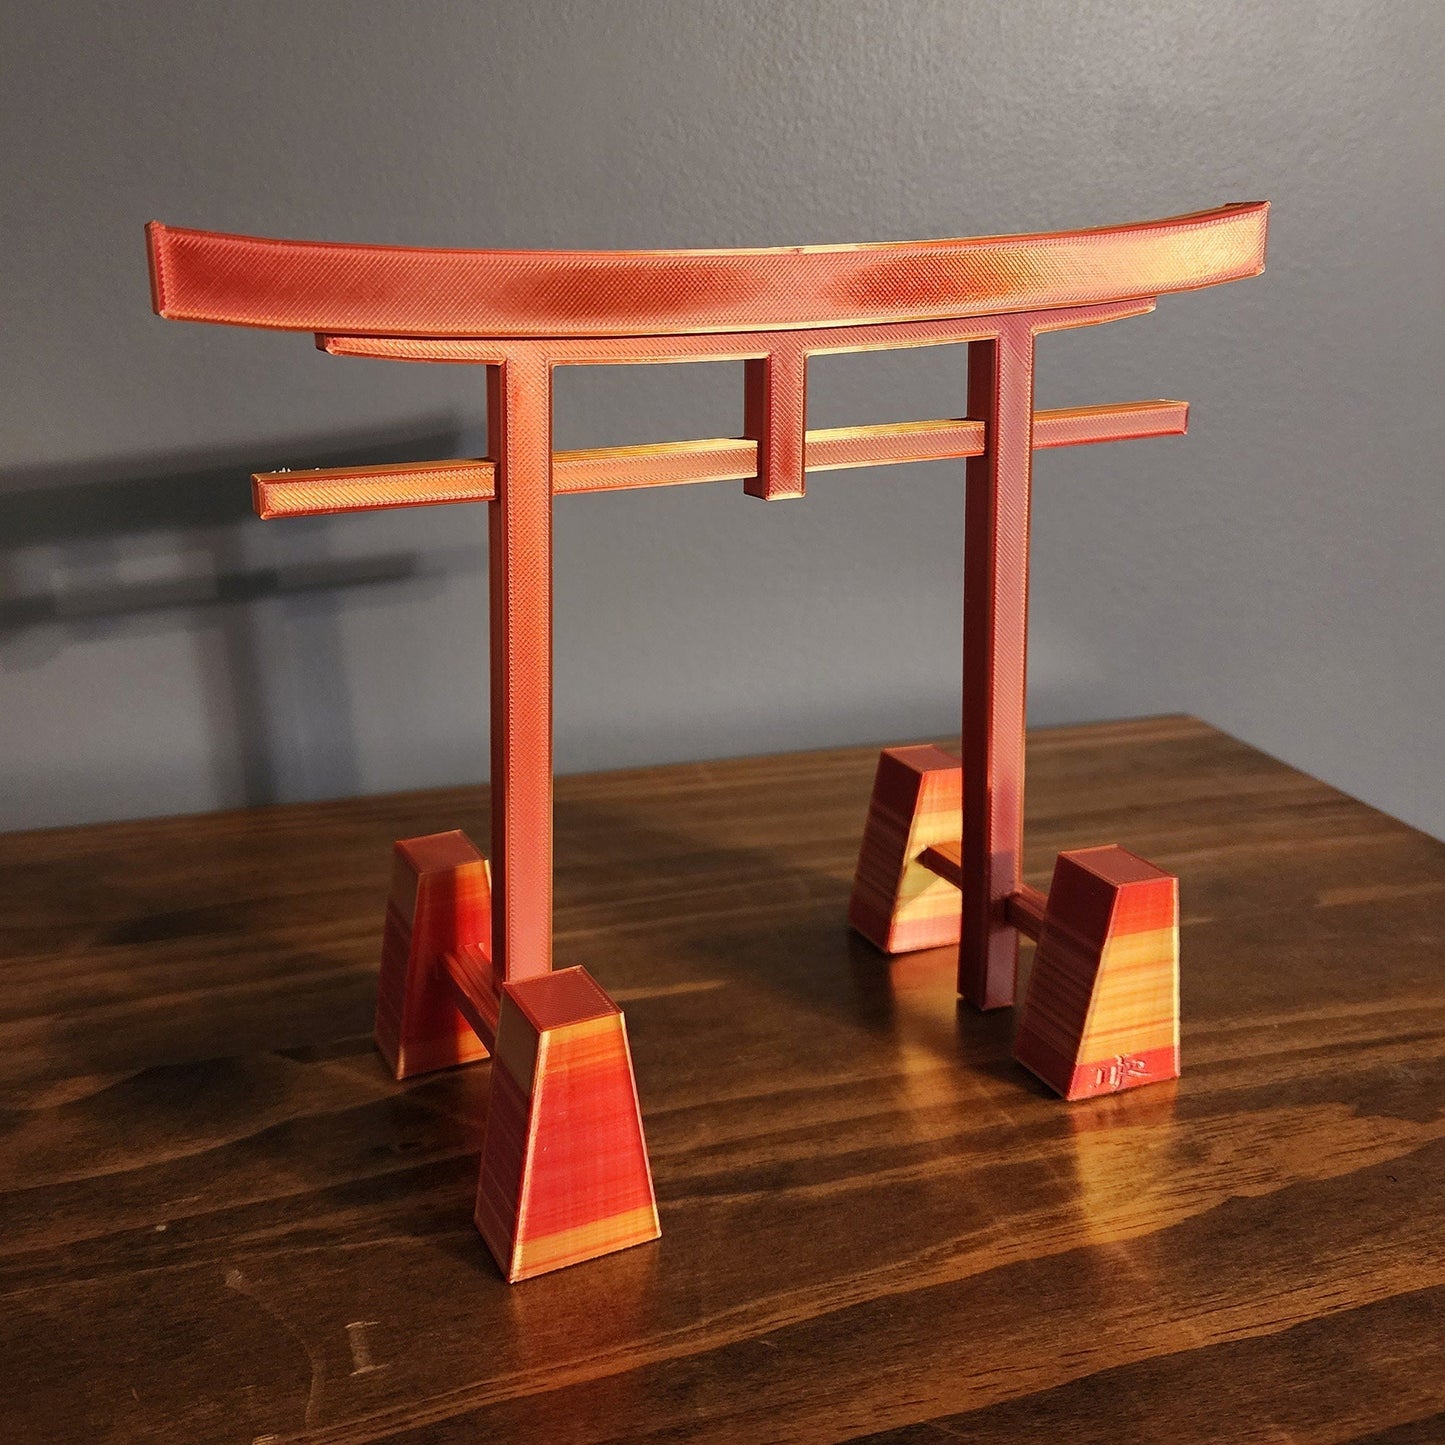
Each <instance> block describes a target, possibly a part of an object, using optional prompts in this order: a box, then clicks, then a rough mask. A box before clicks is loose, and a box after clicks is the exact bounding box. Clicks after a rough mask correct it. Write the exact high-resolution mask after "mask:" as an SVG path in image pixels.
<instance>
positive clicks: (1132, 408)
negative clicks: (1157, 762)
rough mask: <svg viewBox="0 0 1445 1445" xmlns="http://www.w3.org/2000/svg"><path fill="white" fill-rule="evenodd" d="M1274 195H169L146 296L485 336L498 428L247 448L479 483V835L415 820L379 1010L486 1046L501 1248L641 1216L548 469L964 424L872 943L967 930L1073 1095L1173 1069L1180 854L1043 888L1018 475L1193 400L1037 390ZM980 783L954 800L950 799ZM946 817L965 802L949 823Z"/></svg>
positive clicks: (822, 461) (1212, 278)
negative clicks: (564, 798)
mask: <svg viewBox="0 0 1445 1445" xmlns="http://www.w3.org/2000/svg"><path fill="white" fill-rule="evenodd" d="M1268 211H1269V206H1268V203H1267V202H1257V203H1249V204H1238V205H1227V206H1223V207H1220V208H1219V209H1217V210H1212V211H1201V212H1198V213H1196V214H1192V215H1187V216H1179V217H1176V218H1173V219H1170V220H1163V221H1153V222H1146V223H1142V224H1136V225H1127V226H1119V227H1113V228H1104V229H1099V230H1087V231H1066V232H1057V233H1054V234H1048V235H1021V236H1002V237H984V238H972V239H962V240H947V241H927V242H917V243H897V244H887V245H866V246H803V247H782V248H777V249H767V250H732V251H624V252H603V251H458V250H423V249H415V248H409V247H400V246H357V245H339V244H331V243H325V242H307V241H276V240H264V239H260V238H256V237H250V236H234V235H223V234H219V233H215V232H208V231H194V230H181V229H176V228H173V227H169V226H164V225H162V224H160V223H159V222H153V223H152V224H151V225H150V226H149V227H148V228H147V240H148V247H149V254H150V267H151V290H152V300H153V304H154V307H155V310H156V312H157V313H158V314H159V315H161V316H164V317H169V318H172V319H174V320H182V321H210V322H218V323H222V324H227V325H233V326H262V327H270V328H273V329H276V330H282V331H309V332H313V333H314V334H315V336H316V344H317V345H318V346H319V347H320V348H321V349H322V350H324V351H328V352H330V353H331V354H333V355H336V356H370V357H383V358H389V359H391V360H396V361H434V362H438V361H446V362H461V363H470V364H473V365H478V366H484V367H485V368H486V376H487V416H488V429H489V450H490V453H491V455H490V456H489V457H487V458H485V459H481V460H471V461H443V462H434V461H433V462H418V463H414V464H410V465H399V466H385V467H352V468H339V469H328V470H324V471H309V472H273V473H263V474H260V475H258V476H256V477H255V479H254V488H255V502H256V509H257V511H258V512H259V514H260V515H261V516H262V517H296V516H315V515H319V514H324V513H331V512H353V511H369V510H373V509H378V508H385V507H406V506H428V505H438V504H442V503H451V502H486V503H487V504H488V507H489V521H490V526H489V532H488V536H489V564H490V588H491V598H490V601H491V779H492V825H491V858H490V869H489V868H488V864H487V862H486V861H485V860H484V859H483V858H482V856H481V855H480V854H479V853H478V851H477V850H476V849H475V848H474V847H473V846H472V844H471V843H470V842H469V840H468V839H467V838H466V837H465V836H464V835H463V834H461V833H459V832H453V833H442V834H437V835H434V836H431V837H428V838H414V839H406V840H402V841H401V842H398V843H397V845H396V856H395V864H394V870H395V871H394V877H393V886H392V894H391V900H390V904H389V906H388V909H387V916H386V929H385V934H384V941H383V960H382V968H381V982H380V992H379V997H378V1003H377V1019H376V1037H377V1042H378V1044H379V1046H380V1048H381V1051H382V1053H383V1054H384V1055H385V1057H386V1059H387V1061H388V1062H389V1064H390V1065H391V1067H392V1069H393V1071H394V1072H395V1074H396V1077H397V1078H398V1079H401V1078H404V1077H407V1076H408V1075H411V1074H417V1073H421V1072H424V1071H426V1070H430V1069H437V1068H443V1067H446V1066H448V1065H452V1064H459V1063H466V1062H468V1061H470V1060H473V1059H480V1058H484V1057H486V1056H487V1055H488V1053H490V1054H492V1055H493V1066H492V1083H491V1095H490V1103H489V1106H488V1113H487V1120H486V1130H485V1137H484V1142H483V1147H482V1162H481V1178H480V1184H479V1187H478V1192H477V1207H476V1222H477V1226H478V1228H479V1230H480V1231H481V1233H482V1235H483V1237H484V1238H485V1240H486V1242H487V1244H488V1246H489V1247H490V1249H491V1251H492V1253H493V1255H494V1256H495V1257H496V1259H497V1261H498V1263H499V1265H500V1266H501V1269H502V1272H503V1274H504V1275H505V1276H506V1278H507V1279H508V1280H511V1281H515V1280H519V1279H524V1278H527V1277H529V1276H531V1275H535V1274H541V1273H544V1272H545V1271H548V1270H552V1269H557V1268H560V1267H561V1266H563V1265H567V1264H573V1263H576V1262H578V1261H581V1260H584V1259H591V1258H593V1257H595V1256H597V1255H600V1254H605V1253H608V1252H610V1251H612V1250H615V1249H622V1248H625V1247H626V1246H628V1245H632V1244H638V1243H641V1242H643V1241H645V1240H650V1239H655V1238H656V1237H657V1236H658V1233H659V1228H658V1221H657V1207H656V1202H655V1197H654V1193H653V1188H652V1177H651V1171H650V1168H649V1165H648V1159H647V1150H646V1145H645V1143H644V1140H643V1134H642V1123H641V1118H640V1115H639V1111H638V1106H637V1094H636V1088H635V1084H634V1080H633V1072H632V1062H631V1056H630V1054H629V1051H628V1046H627V1036H626V1031H625V1028H624V1025H623V1020H622V1014H621V1011H620V1010H619V1009H618V1008H617V1006H616V1004H615V1003H613V1002H612V1000H611V999H610V998H609V997H608V996H607V994H606V993H605V992H604V991H603V990H602V988H601V987H600V986H599V985H598V984H597V983H596V982H595V981H594V980H593V979H592V978H591V977H590V976H589V975H588V974H587V973H586V972H585V970H583V969H581V968H567V969H561V970H558V971H555V972H554V971H553V969H552V499H553V497H554V496H557V495H564V494H568V493H573V492H596V491H609V490H612V489H615V488H625V487H652V486H675V485H679V484H683V483H692V482H716V481H729V480H731V481H737V480H741V481H742V483H743V490H744V491H745V492H746V493H747V494H748V495H749V496H753V497H762V498H764V499H766V500H769V501H777V500H780V499H783V498H796V497H802V496H803V494H804V480H805V476H806V473H807V472H808V471H822V470H829V469H835V468H841V467H862V466H879V465H883V464H887V463H893V462H909V461H925V460H934V459H939V458H956V457H966V458H968V462H967V468H966V482H965V487H966V503H965V533H964V666H963V729H962V736H963V756H962V760H961V762H960V760H959V759H957V758H954V757H951V756H950V755H948V754H946V753H943V752H940V751H939V750H937V749H935V748H930V747H906V748H890V749H887V750H885V751H884V753H883V754H882V756H881V757H880V759H879V764H878V772H877V777H876V780H875V783H874V790H873V800H872V803H871V805H870V808H869V813H868V819H867V823H866V825H865V833H864V840H863V847H862V852H861V855H860V858H859V864H858V874H857V879H856V881H855V884H854V890H853V897H852V901H851V903H850V906H849V914H848V917H849V922H850V923H851V924H852V925H853V926H854V927H855V928H856V929H857V930H858V931H859V932H861V933H863V934H864V935H865V936H866V937H868V938H870V939H871V940H872V941H873V942H874V943H876V944H877V945H878V946H879V947H880V948H882V949H884V950H885V951H886V952H890V953H893V952H901V951H905V950H909V949H916V948H927V947H937V946H940V945H944V944H951V943H958V944H959V945H960V950H959V971H958V988H959V992H960V993H961V994H962V995H963V997H964V998H965V999H967V1000H968V1001H969V1002H971V1003H972V1004H974V1005H976V1006H977V1007H979V1008H984V1009H991V1008H999V1007H1003V1006H1005V1005H1008V1004H1011V1003H1012V1002H1013V1001H1014V986H1015V973H1016V968H1017V962H1018V942H1019V935H1020V934H1026V935H1027V936H1029V937H1030V938H1033V939H1035V940H1037V942H1038V950H1037V953H1036V955H1035V961H1034V967H1033V970H1032V973H1031V975H1030V983H1029V990H1028V994H1027V997H1026V999H1025V1001H1024V1004H1023V1007H1022V1010H1021V1013H1020V1020H1019V1027H1018V1033H1017V1038H1016V1044H1015V1054H1016V1056H1017V1058H1018V1059H1019V1060H1020V1061H1021V1062H1022V1063H1024V1064H1025V1065H1027V1066H1028V1067H1029V1068H1030V1069H1032V1070H1033V1071H1034V1072H1035V1073H1037V1074H1038V1075H1039V1076H1040V1077H1041V1078H1043V1079H1044V1080H1045V1081H1046V1082H1047V1083H1048V1084H1050V1085H1051V1086H1052V1087H1053V1088H1054V1089H1055V1090H1057V1092H1059V1093H1060V1094H1062V1095H1064V1096H1065V1097H1067V1098H1071V1099H1072V1098H1081V1097H1085V1096H1087V1095H1090V1094H1096V1093H1104V1092H1110V1091H1113V1090H1117V1089H1123V1088H1128V1087H1132V1086H1135V1085H1138V1084H1144V1083H1150V1082H1153V1081H1154V1080H1157V1079H1164V1078H1173V1077H1175V1076H1176V1075H1177V1074H1178V1071H1179V1032H1178V902H1177V880H1176V879H1174V878H1173V877H1171V876H1170V875H1169V874H1167V873H1164V872H1163V871H1162V870H1160V869H1158V868H1155V867H1154V866H1153V865H1152V864H1149V863H1147V862H1145V861H1143V860H1142V859H1139V858H1136V857H1134V856H1133V855H1132V854H1129V853H1126V852H1125V851H1124V850H1123V849H1121V848H1117V847H1113V846H1106V847H1096V848H1085V849H1080V850H1076V851H1073V852H1068V853H1063V854H1061V855H1060V857H1059V860H1058V862H1057V864H1056V867H1055V871H1054V877H1053V883H1052V885H1051V887H1050V891H1049V894H1048V897H1047V898H1045V897H1044V896H1043V895H1041V894H1039V893H1038V892H1036V891H1035V890H1033V889H1031V888H1028V887H1026V886H1024V884H1023V881H1022V876H1021V872H1020V858H1021V850H1022V830H1023V782H1024V686H1025V651H1026V645H1027V606H1028V538H1029V488H1030V470H1031V466H1032V460H1033V451H1034V449H1035V448H1036V447H1058V446H1072V445H1078V444H1081V443H1088V442H1103V441H1117V440H1122V439H1125V438H1131V437H1144V436H1162V435H1168V434H1179V433H1182V432H1183V431H1184V430H1185V426H1186V422H1187V414H1188V409H1187V407H1186V406H1185V404H1184V403H1183V402H1177V401H1144V402H1126V403H1122V404H1120V405H1114V406H1094V407H1071V408H1065V409H1063V410H1058V411H1042V412H1035V410H1034V404H1033V369H1034V341H1035V338H1036V337H1037V336H1038V335H1039V334H1040V333H1042V332H1047V331H1058V330H1062V329H1065V328H1069V327H1078V326H1093V325H1096V324H1098V323H1100V322H1104V321H1117V320H1120V319H1122V318H1124V317H1128V316H1138V315H1142V314H1143V313H1145V312H1148V311H1151V310H1153V308H1154V303H1155V299H1156V298H1157V297H1158V296H1159V295H1161V294H1163V293H1165V292H1173V291H1185V290H1193V289H1196V288H1199V287H1203V286H1212V285H1217V284H1218V283H1220V282H1224V281H1234V280H1238V279H1240V278H1242V277H1246V276H1253V275H1256V274H1258V273H1259V272H1260V271H1261V270H1262V269H1263V266H1264V253H1265V236H1266V228H1267V223H1268ZM958 342H965V343H967V345H968V407H967V413H968V414H967V416H966V417H963V418H955V419H949V420H942V421H925V422H902V423H894V424H889V425H883V426H858V427H839V428H830V429H827V430H814V431H809V430H808V429H807V424H806V420H805V413H806V408H805V400H804V398H805V391H806V371H807V360H808V357H810V356H816V355H820V354H823V353H827V352H846V351H869V350H881V349H887V348H894V347H912V346H932V345H939V344H947V343H958ZM723 360H732V361H741V362H742V363H743V369H744V415H743V428H742V435H741V436H739V437H726V438H718V439H711V440H705V441H691V442H663V443H660V444H656V445H648V446H630V447H606V448H600V449H595V450H589V451H574V452H556V453H554V452H553V450H552V372H553V369H554V368H555V367H558V366H573V365H584V366H585V365H596V364H603V365H614V364H619V363H622V364H627V363H646V362H675V361H723ZM960 815H961V818H960ZM960 821H961V827H960Z"/></svg>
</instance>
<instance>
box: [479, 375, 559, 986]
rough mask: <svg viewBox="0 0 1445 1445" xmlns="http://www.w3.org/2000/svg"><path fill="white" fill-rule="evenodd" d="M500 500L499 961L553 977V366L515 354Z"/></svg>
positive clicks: (493, 554) (496, 599)
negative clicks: (551, 970) (551, 972)
mask: <svg viewBox="0 0 1445 1445" xmlns="http://www.w3.org/2000/svg"><path fill="white" fill-rule="evenodd" d="M487 426H488V431H489V434H490V436H489V440H490V450H491V452H492V456H493V459H494V460H495V462H496V469H497V497H496V500H495V501H494V502H493V503H492V505H491V506H490V507H488V509H487V511H488V519H489V535H488V541H489V570H490V592H491V659H492V666H491V674H492V893H493V900H492V950H493V952H492V962H493V965H494V967H495V969H496V975H497V979H498V981H499V982H502V981H506V980H508V979H523V978H531V977H534V976H535V975H538V974H543V973H547V972H548V971H549V970H550V969H551V967H552V367H551V363H550V361H549V360H548V359H547V357H546V356H545V355H544V354H543V353H542V352H541V351H539V350H537V349H536V348H534V347H526V346H518V347H516V348H514V349H512V350H511V351H509V353H508V354H507V357H506V359H505V360H504V361H503V362H502V363H501V364H500V365H499V366H493V367H490V368H489V369H488V372H487Z"/></svg>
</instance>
